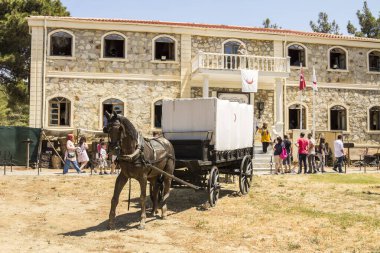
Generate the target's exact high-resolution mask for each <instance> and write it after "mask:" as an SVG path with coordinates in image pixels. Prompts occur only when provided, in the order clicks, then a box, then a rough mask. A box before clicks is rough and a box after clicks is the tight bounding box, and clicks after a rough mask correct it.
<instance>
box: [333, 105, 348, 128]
mask: <svg viewBox="0 0 380 253" xmlns="http://www.w3.org/2000/svg"><path fill="white" fill-rule="evenodd" d="M330 130H342V131H346V130H347V109H346V108H344V107H343V106H341V105H335V106H333V107H331V108H330Z"/></svg>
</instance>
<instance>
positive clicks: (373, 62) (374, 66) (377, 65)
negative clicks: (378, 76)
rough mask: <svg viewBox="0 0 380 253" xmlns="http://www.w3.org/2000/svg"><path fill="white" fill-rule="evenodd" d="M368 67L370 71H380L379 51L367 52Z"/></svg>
mask: <svg viewBox="0 0 380 253" xmlns="http://www.w3.org/2000/svg"><path fill="white" fill-rule="evenodd" d="M368 67H369V71H371V72H380V51H371V52H369V54H368Z"/></svg>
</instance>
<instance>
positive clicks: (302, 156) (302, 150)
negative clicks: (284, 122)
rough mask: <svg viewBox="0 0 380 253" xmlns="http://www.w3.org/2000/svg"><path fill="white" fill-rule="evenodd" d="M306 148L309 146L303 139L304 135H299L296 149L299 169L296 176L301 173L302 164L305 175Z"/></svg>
mask: <svg viewBox="0 0 380 253" xmlns="http://www.w3.org/2000/svg"><path fill="white" fill-rule="evenodd" d="M308 146H309V141H308V140H307V139H305V134H304V133H301V134H300V138H298V140H297V147H298V164H299V169H298V174H301V173H302V163H303V164H304V173H305V174H306V173H307V163H306V158H307V154H308Z"/></svg>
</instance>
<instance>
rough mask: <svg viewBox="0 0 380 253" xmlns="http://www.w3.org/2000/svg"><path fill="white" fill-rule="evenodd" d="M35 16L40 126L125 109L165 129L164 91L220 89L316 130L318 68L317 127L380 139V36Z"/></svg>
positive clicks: (280, 129) (84, 123)
mask: <svg viewBox="0 0 380 253" xmlns="http://www.w3.org/2000/svg"><path fill="white" fill-rule="evenodd" d="M28 22H29V26H30V32H31V35H32V62H31V76H30V117H29V118H30V122H29V124H30V126H31V127H42V128H48V129H73V128H85V129H93V130H100V129H102V127H103V124H104V119H103V115H104V112H105V111H112V110H116V111H117V112H119V113H121V114H124V115H125V116H127V117H128V118H130V119H131V121H132V122H133V123H135V124H136V125H137V127H138V128H139V129H141V130H142V131H143V132H145V133H146V134H150V133H152V132H153V131H159V130H160V124H161V122H160V118H161V100H162V99H164V98H180V97H202V96H210V97H211V96H212V97H219V98H223V99H232V100H238V101H241V102H246V103H251V104H254V108H255V118H256V119H257V121H258V122H259V123H262V122H268V123H269V124H270V125H271V126H272V129H273V131H274V132H275V133H278V134H282V133H284V132H288V131H289V130H292V129H299V128H301V127H302V129H306V131H310V130H311V129H312V108H313V104H312V89H311V78H312V70H313V67H314V68H315V71H316V75H317V80H318V89H319V90H318V92H317V93H316V99H315V101H316V106H315V113H316V115H317V116H316V130H317V131H326V132H329V131H340V132H343V133H347V134H349V135H350V137H351V139H352V140H353V141H354V142H355V143H368V142H371V141H375V142H379V141H380V89H379V88H380V40H375V39H368V38H357V37H351V36H339V35H331V34H319V33H310V32H299V31H291V30H279V29H264V28H253V27H239V26H226V25H207V24H194V23H177V22H160V21H137V20H121V19H93V18H73V17H30V18H29V19H28ZM241 45H244V46H245V49H246V51H247V52H246V53H244V54H241V53H240V52H238V50H239V47H240V46H241ZM301 66H302V67H303V70H304V73H305V79H306V81H307V85H308V87H307V89H306V92H305V94H304V96H303V100H302V101H301V100H300V96H299V91H298V83H299V74H300V69H301ZM241 68H248V69H256V70H258V71H259V82H258V83H259V84H258V92H257V93H251V94H247V93H242V92H241V77H240V69H241ZM301 107H302V110H301ZM301 111H302V115H303V117H301ZM301 118H302V124H301V122H300V121H301Z"/></svg>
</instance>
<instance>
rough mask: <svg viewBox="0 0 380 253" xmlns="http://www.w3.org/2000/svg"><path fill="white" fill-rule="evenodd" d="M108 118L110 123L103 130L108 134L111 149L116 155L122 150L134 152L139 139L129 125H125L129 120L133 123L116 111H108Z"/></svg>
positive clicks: (127, 152)
mask: <svg viewBox="0 0 380 253" xmlns="http://www.w3.org/2000/svg"><path fill="white" fill-rule="evenodd" d="M106 118H107V120H108V121H107V122H108V123H107V125H106V126H105V127H104V128H103V132H104V133H107V134H108V139H109V151H110V152H111V153H112V154H114V155H117V154H119V153H120V152H121V151H123V153H124V154H129V153H131V152H134V150H135V147H136V141H137V140H136V138H135V134H134V132H133V131H131V129H129V128H130V127H129V125H125V123H127V122H128V123H129V124H131V125H132V123H130V122H129V121H128V120H127V119H126V118H124V117H122V116H119V115H117V113H116V112H113V113H112V114H110V113H108V112H106ZM132 127H133V125H132ZM133 129H134V128H133ZM133 129H132V130H133Z"/></svg>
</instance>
